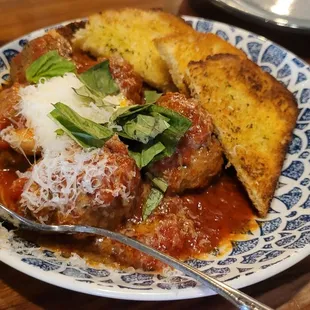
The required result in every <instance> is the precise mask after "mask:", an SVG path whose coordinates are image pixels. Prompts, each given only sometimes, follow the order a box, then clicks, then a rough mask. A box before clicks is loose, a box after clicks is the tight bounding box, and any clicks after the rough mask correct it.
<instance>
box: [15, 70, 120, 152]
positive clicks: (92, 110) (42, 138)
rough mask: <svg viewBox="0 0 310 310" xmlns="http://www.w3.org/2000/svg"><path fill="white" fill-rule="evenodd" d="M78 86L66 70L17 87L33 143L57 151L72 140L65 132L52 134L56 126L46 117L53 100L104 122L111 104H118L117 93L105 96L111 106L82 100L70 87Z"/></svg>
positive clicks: (116, 105)
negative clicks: (100, 105)
mask: <svg viewBox="0 0 310 310" xmlns="http://www.w3.org/2000/svg"><path fill="white" fill-rule="evenodd" d="M81 86H82V83H81V82H80V80H79V79H78V78H77V76H76V75H75V74H74V73H67V74H65V75H64V76H63V77H60V76H58V77H53V78H51V79H49V80H45V79H41V81H40V82H39V83H38V84H37V85H28V86H26V87H23V88H21V89H20V91H19V95H20V97H21V101H20V104H19V107H18V108H19V110H20V114H21V115H22V116H23V117H24V118H25V119H26V126H27V127H29V128H33V129H34V133H35V140H36V143H37V145H38V147H41V148H42V149H43V151H45V150H50V149H52V150H54V151H61V150H64V149H66V148H68V147H70V145H72V144H73V141H72V140H71V139H70V138H69V137H68V136H66V135H63V136H61V137H57V136H56V134H55V130H56V129H58V128H59V127H58V125H57V124H55V122H54V121H53V120H52V119H50V118H49V117H48V114H49V113H50V112H51V111H52V110H53V109H54V107H53V104H55V103H57V102H62V103H64V104H66V105H68V106H69V107H70V108H71V109H73V110H74V111H75V112H77V113H78V114H79V115H81V116H83V117H85V118H87V119H90V120H92V121H94V122H96V123H105V122H107V121H108V120H109V118H110V116H111V114H112V113H113V112H114V111H115V108H116V107H118V106H119V105H120V102H121V100H122V99H121V98H120V97H118V96H109V97H112V98H109V100H113V104H114V105H115V108H109V109H106V108H105V107H98V106H96V105H95V104H94V103H90V104H89V103H86V102H85V101H83V99H82V98H81V97H80V96H78V95H77V94H76V93H75V92H74V90H73V88H75V89H78V88H80V87H81ZM113 97H115V98H113Z"/></svg>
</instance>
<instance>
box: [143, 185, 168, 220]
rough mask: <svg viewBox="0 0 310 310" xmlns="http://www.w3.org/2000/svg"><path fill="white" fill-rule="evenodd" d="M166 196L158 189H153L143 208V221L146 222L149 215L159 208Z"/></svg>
mask: <svg viewBox="0 0 310 310" xmlns="http://www.w3.org/2000/svg"><path fill="white" fill-rule="evenodd" d="M163 197H164V194H163V193H162V192H161V191H160V190H159V189H157V188H154V187H153V188H151V191H150V193H149V196H148V198H147V200H146V202H145V204H144V206H143V214H142V219H143V221H145V220H146V219H147V218H148V217H149V215H150V214H151V213H152V212H153V211H154V210H155V209H156V208H157V206H158V205H159V204H160V202H161V200H162V199H163Z"/></svg>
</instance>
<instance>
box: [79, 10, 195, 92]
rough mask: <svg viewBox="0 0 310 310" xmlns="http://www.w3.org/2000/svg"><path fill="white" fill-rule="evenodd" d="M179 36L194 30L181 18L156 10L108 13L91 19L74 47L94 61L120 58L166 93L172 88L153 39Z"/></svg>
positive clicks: (166, 69)
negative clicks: (99, 58)
mask: <svg viewBox="0 0 310 310" xmlns="http://www.w3.org/2000/svg"><path fill="white" fill-rule="evenodd" d="M178 32H179V33H183V34H185V33H187V32H194V30H193V29H192V28H191V27H190V26H189V25H188V24H186V23H185V21H184V20H182V19H181V18H179V17H177V16H174V15H171V14H168V13H164V12H162V11H159V10H148V11H144V10H139V9H130V8H125V9H121V10H107V11H103V12H102V13H100V14H95V15H93V16H90V17H89V21H88V23H87V24H86V27H85V29H80V30H79V31H77V33H76V34H75V39H74V40H73V42H74V43H73V44H74V46H75V47H77V48H81V49H82V50H84V51H89V52H90V53H91V54H93V55H94V56H97V57H99V56H100V57H110V56H112V55H121V56H122V57H123V58H124V59H125V60H127V61H128V62H129V63H130V64H131V65H133V67H134V70H135V71H136V72H137V73H138V74H140V75H141V77H142V78H143V79H144V80H145V81H146V82H147V83H148V84H150V85H152V86H154V87H155V88H158V89H162V90H169V89H173V88H175V87H172V86H174V85H173V83H172V80H171V76H170V74H169V71H168V68H167V65H166V63H165V62H164V61H163V60H162V59H161V57H160V56H159V53H158V51H157V49H156V47H155V45H154V43H153V39H155V38H160V37H163V36H166V35H168V34H171V33H178Z"/></svg>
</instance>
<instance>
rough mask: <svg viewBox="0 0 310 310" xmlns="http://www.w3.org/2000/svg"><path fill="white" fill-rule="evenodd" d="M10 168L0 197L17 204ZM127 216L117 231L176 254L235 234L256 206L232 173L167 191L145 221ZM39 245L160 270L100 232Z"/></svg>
mask: <svg viewBox="0 0 310 310" xmlns="http://www.w3.org/2000/svg"><path fill="white" fill-rule="evenodd" d="M15 179H16V175H15V173H14V172H12V171H11V172H10V171H1V172H0V196H1V200H2V201H3V202H4V203H5V204H6V205H8V206H9V207H10V208H12V209H13V210H16V207H15V202H14V195H15V196H18V193H10V192H9V191H8V188H9V187H10V185H11V184H12V182H13V181H14V180H15ZM137 218H138V215H136V217H134V219H135V220H129V221H127V223H126V224H125V225H123V227H120V228H119V229H118V231H120V232H122V233H125V234H126V235H128V236H130V237H133V238H136V239H138V240H140V241H142V242H143V243H146V244H148V245H150V246H152V247H154V248H157V249H159V250H161V251H163V252H165V253H168V254H170V255H172V256H174V257H177V258H180V259H189V258H193V257H199V256H201V255H204V254H206V253H209V252H210V251H212V250H214V249H215V248H217V247H218V246H219V245H221V243H223V242H224V241H225V240H226V241H227V240H230V239H231V238H233V237H232V236H233V235H235V234H239V233H243V232H245V231H248V230H249V229H251V227H253V223H255V221H254V212H253V210H252V207H251V203H250V201H249V199H248V198H247V195H246V193H245V192H244V190H243V188H242V186H241V184H240V183H239V181H238V180H237V179H236V177H234V176H228V175H223V176H221V177H220V178H219V179H218V180H217V182H215V183H214V184H213V185H211V187H209V188H208V189H207V190H204V191H201V192H196V193H189V194H186V195H183V196H171V197H166V198H165V200H164V201H163V203H162V204H161V205H160V206H159V207H158V208H157V210H156V211H155V212H153V214H152V215H151V216H150V217H149V219H148V220H147V221H145V222H141V221H140V222H137V221H136V219H137ZM26 237H27V238H30V239H33V238H34V239H35V241H37V242H39V244H41V245H42V246H43V247H46V248H52V249H54V250H59V251H61V252H62V254H63V255H64V256H70V254H71V253H73V252H75V253H78V254H79V255H81V256H82V257H84V258H86V259H87V260H88V261H89V262H90V263H93V264H97V263H105V264H110V265H113V266H116V267H117V268H119V267H129V266H133V267H135V268H143V269H145V270H157V271H160V270H161V269H162V268H163V267H164V265H163V264H162V263H160V262H158V261H157V260H155V259H153V258H151V257H149V256H147V255H144V254H142V253H140V252H139V251H136V250H134V249H132V248H130V247H127V246H124V245H122V244H120V243H118V242H114V241H111V240H109V239H104V238H100V237H97V238H96V237H85V236H83V237H82V238H81V237H80V238H74V237H71V236H61V238H60V237H59V236H57V237H56V236H55V237H53V236H52V237H51V236H49V237H46V236H38V235H35V236H33V235H32V236H31V235H27V236H26Z"/></svg>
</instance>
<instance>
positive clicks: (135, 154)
mask: <svg viewBox="0 0 310 310" xmlns="http://www.w3.org/2000/svg"><path fill="white" fill-rule="evenodd" d="M128 154H129V155H130V157H132V158H133V159H134V160H135V162H136V165H137V167H138V168H139V169H141V168H142V166H141V152H134V151H131V150H128Z"/></svg>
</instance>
